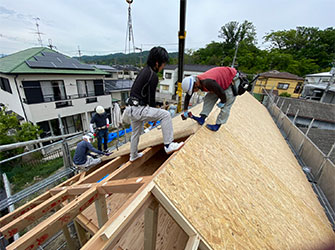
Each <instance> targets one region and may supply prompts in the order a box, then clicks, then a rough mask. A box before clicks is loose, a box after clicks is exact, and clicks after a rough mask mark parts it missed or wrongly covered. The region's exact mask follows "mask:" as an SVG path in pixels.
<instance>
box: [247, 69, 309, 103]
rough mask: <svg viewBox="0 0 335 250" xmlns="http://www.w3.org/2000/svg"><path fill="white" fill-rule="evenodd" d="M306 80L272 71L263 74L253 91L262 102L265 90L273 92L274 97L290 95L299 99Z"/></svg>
mask: <svg viewBox="0 0 335 250" xmlns="http://www.w3.org/2000/svg"><path fill="white" fill-rule="evenodd" d="M303 82H304V78H302V77H300V76H297V75H293V74H291V73H287V72H279V71H277V70H272V71H268V72H264V73H261V74H260V76H259V77H258V79H257V81H256V84H255V86H254V89H253V94H254V96H255V97H256V98H257V99H259V100H262V99H263V95H264V90H263V89H266V90H267V91H268V92H270V91H271V90H272V92H273V94H274V95H280V94H283V93H285V92H286V93H288V94H290V95H291V97H295V98H298V97H299V95H300V93H301V91H302V86H303Z"/></svg>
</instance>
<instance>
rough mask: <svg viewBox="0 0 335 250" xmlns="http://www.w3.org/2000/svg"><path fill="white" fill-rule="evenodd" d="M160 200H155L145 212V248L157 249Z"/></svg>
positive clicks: (147, 249)
mask: <svg viewBox="0 0 335 250" xmlns="http://www.w3.org/2000/svg"><path fill="white" fill-rule="evenodd" d="M158 205H159V204H158V202H157V201H156V200H153V201H152V203H151V204H150V206H149V207H148V208H147V209H146V211H145V213H144V249H145V250H155V249H156V236H157V222H158V207H159V206H158Z"/></svg>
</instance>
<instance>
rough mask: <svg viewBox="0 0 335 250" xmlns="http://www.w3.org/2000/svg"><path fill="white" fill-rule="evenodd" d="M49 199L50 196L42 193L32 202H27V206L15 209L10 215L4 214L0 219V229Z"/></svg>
mask: <svg viewBox="0 0 335 250" xmlns="http://www.w3.org/2000/svg"><path fill="white" fill-rule="evenodd" d="M50 197H51V194H50V193H49V192H47V193H44V194H42V195H40V196H38V197H36V198H35V199H33V200H32V201H30V202H28V203H27V204H25V205H23V206H21V207H19V208H17V209H15V210H14V211H13V212H12V213H9V214H6V215H5V216H3V217H2V218H1V219H0V228H2V227H3V226H5V225H7V224H8V223H10V222H11V221H13V220H15V219H17V218H18V217H20V216H21V215H23V214H25V213H27V212H28V211H30V210H31V209H33V208H34V207H36V206H38V205H39V204H41V203H42V202H44V201H45V200H47V199H49V198H50Z"/></svg>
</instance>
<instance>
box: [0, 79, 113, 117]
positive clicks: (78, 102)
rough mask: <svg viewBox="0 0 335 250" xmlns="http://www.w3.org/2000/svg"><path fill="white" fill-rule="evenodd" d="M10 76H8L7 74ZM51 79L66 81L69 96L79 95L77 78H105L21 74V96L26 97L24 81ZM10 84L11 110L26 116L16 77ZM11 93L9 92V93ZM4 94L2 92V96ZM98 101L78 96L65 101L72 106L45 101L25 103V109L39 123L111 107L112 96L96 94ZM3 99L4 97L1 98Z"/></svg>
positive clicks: (19, 80) (8, 101)
mask: <svg viewBox="0 0 335 250" xmlns="http://www.w3.org/2000/svg"><path fill="white" fill-rule="evenodd" d="M7 78H8V76H7ZM51 80H61V81H63V82H64V86H65V91H66V95H67V96H75V95H78V91H77V80H103V76H92V75H20V76H19V77H18V78H17V83H18V89H19V91H20V94H21V98H25V92H24V89H23V85H22V81H51ZM10 85H11V88H12V92H13V95H11V96H12V97H11V98H12V99H10V98H7V99H8V100H6V101H7V103H8V104H9V107H10V109H11V110H13V111H14V112H15V113H17V114H19V115H21V116H22V117H24V114H23V111H22V108H20V106H21V104H20V100H19V97H18V94H17V92H16V87H15V84H14V78H13V79H10ZM8 94H9V93H8ZM2 96H3V94H1V97H2ZM96 98H97V102H93V103H86V98H85V97H83V98H76V99H69V100H63V101H71V102H72V106H66V107H62V108H56V104H55V103H56V102H43V103H37V104H26V103H23V106H24V109H25V111H26V115H27V119H28V120H29V121H31V122H33V123H38V122H42V121H48V120H51V119H56V118H57V117H58V114H60V115H61V117H66V116H72V115H76V114H81V113H85V112H92V111H94V109H95V107H96V106H97V105H101V106H103V107H104V108H110V107H111V96H110V95H103V96H96ZM1 99H2V98H1Z"/></svg>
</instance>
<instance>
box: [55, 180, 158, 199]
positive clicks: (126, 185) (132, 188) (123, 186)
mask: <svg viewBox="0 0 335 250" xmlns="http://www.w3.org/2000/svg"><path fill="white" fill-rule="evenodd" d="M149 178H151V177H150V176H141V177H134V178H129V179H121V180H115V181H108V182H102V183H87V184H80V185H75V186H63V187H58V188H53V189H51V190H50V192H51V193H52V194H53V195H56V194H58V193H59V192H62V191H64V190H67V192H68V194H69V195H73V196H76V195H81V194H83V193H84V192H86V191H87V190H88V189H90V188H91V187H97V188H98V191H99V193H101V194H112V193H134V192H136V190H137V189H139V188H140V187H141V186H142V185H143V184H144V183H145V182H147V181H148V180H149ZM104 181H106V180H104Z"/></svg>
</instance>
